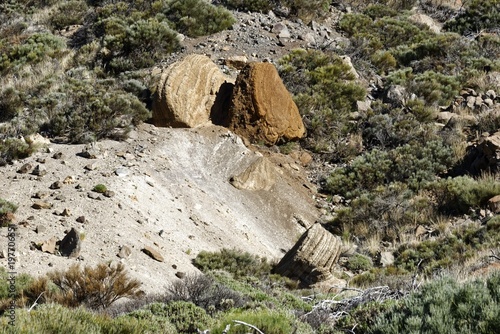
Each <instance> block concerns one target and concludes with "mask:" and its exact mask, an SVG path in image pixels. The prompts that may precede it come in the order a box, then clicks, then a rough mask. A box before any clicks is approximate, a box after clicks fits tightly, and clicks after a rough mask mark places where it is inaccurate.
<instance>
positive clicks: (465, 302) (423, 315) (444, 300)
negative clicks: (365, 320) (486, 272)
mask: <svg viewBox="0 0 500 334" xmlns="http://www.w3.org/2000/svg"><path fill="white" fill-rule="evenodd" d="M499 277H500V275H499V274H498V273H495V274H493V275H492V276H490V277H489V278H487V279H486V280H485V281H481V280H476V281H473V282H467V283H465V284H463V285H460V284H458V283H457V282H456V281H455V280H452V279H450V278H441V279H438V280H436V281H433V282H430V283H427V284H425V285H424V286H422V288H421V289H420V291H418V292H416V293H414V294H413V295H411V296H409V297H408V298H406V299H403V300H401V301H400V302H398V303H396V304H395V305H394V306H393V307H391V308H390V310H388V311H386V312H383V313H382V314H381V315H379V316H378V317H377V319H376V321H375V324H374V326H373V327H372V328H370V330H369V333H374V334H376V333H384V334H390V333H402V332H405V333H413V332H415V333H417V332H418V333H494V332H496V330H497V328H499V326H500V306H499V305H500V304H499V301H500V300H499V299H498V296H499V295H498V291H500V278H499Z"/></svg>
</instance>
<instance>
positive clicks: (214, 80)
mask: <svg viewBox="0 0 500 334" xmlns="http://www.w3.org/2000/svg"><path fill="white" fill-rule="evenodd" d="M231 90H232V83H231V79H230V78H229V77H227V76H225V75H224V74H223V73H222V72H221V70H220V69H219V68H218V67H217V65H215V64H214V63H213V62H212V61H211V60H210V58H208V57H207V56H204V55H189V56H187V57H185V58H184V59H183V60H181V61H178V62H176V63H173V64H172V65H170V66H169V67H168V68H167V69H166V70H165V71H163V73H161V79H160V81H159V83H158V86H157V90H156V93H155V97H154V101H153V124H154V125H156V126H172V127H188V128H192V127H196V126H199V125H203V124H206V123H208V122H209V120H210V118H211V115H212V116H213V117H219V116H218V115H219V114H220V113H221V109H223V108H224V103H225V101H227V100H229V96H230V94H231Z"/></svg>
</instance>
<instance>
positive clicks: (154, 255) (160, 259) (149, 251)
mask: <svg viewBox="0 0 500 334" xmlns="http://www.w3.org/2000/svg"><path fill="white" fill-rule="evenodd" d="M142 251H143V252H144V253H145V254H147V255H148V256H149V257H151V258H152V259H154V260H156V261H158V262H163V261H165V260H164V259H163V256H162V255H161V254H160V253H159V252H158V251H157V250H155V249H153V248H151V247H149V246H146V247H144V248H143V249H142Z"/></svg>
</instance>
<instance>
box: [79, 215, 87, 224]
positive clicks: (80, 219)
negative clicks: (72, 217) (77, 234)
mask: <svg viewBox="0 0 500 334" xmlns="http://www.w3.org/2000/svg"><path fill="white" fill-rule="evenodd" d="M76 221H77V222H78V223H80V224H85V223H86V222H87V219H85V216H80V217H78V218H76Z"/></svg>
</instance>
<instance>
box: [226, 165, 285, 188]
mask: <svg viewBox="0 0 500 334" xmlns="http://www.w3.org/2000/svg"><path fill="white" fill-rule="evenodd" d="M229 182H231V184H232V185H233V186H235V187H236V188H238V189H246V190H270V189H271V188H272V186H273V185H274V183H275V182H276V171H275V168H274V166H273V165H272V164H271V163H270V162H269V160H267V159H266V158H264V157H259V158H258V159H256V160H255V161H254V162H253V163H252V164H251V165H250V166H248V167H247V168H246V169H245V170H244V171H243V172H241V173H240V174H238V175H234V176H232V177H231V178H230V180H229Z"/></svg>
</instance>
